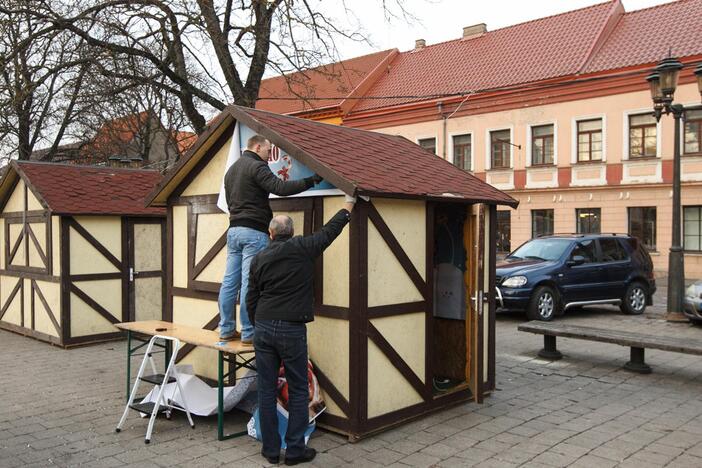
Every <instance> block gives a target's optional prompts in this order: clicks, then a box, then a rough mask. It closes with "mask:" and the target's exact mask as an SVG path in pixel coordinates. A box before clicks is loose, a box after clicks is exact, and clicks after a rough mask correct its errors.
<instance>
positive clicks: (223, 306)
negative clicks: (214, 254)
mask: <svg viewBox="0 0 702 468" xmlns="http://www.w3.org/2000/svg"><path fill="white" fill-rule="evenodd" d="M268 241H269V238H268V235H267V234H265V233H263V232H261V231H257V230H255V229H251V228H247V227H240V226H237V227H230V228H229V230H228V231H227V264H226V267H225V270H224V278H223V279H222V286H220V288H219V299H218V303H219V335H220V336H228V335H231V334H232V333H234V332H235V331H236V298H237V295H238V296H239V319H240V320H241V337H242V338H246V339H248V338H251V337H252V336H253V333H254V330H253V326H252V325H251V321H250V320H249V313H248V311H247V310H246V292H247V291H248V289H249V268H250V267H251V260H253V257H254V256H255V255H256V254H257V253H258V252H260V251H261V250H263V249H264V248H265V247H266V246H267V245H268Z"/></svg>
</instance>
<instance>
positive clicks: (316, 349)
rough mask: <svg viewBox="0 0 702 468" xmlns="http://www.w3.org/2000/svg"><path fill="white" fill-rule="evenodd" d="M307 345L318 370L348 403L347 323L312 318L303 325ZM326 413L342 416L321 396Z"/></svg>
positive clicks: (328, 399) (340, 412) (328, 400)
mask: <svg viewBox="0 0 702 468" xmlns="http://www.w3.org/2000/svg"><path fill="white" fill-rule="evenodd" d="M307 346H308V352H309V355H310V358H311V359H312V360H313V361H314V362H315V363H316V364H317V365H318V366H319V367H320V369H322V371H323V372H324V375H326V376H327V377H328V378H329V380H331V381H332V382H333V383H334V386H335V387H336V388H337V389H338V390H339V392H341V394H342V395H343V396H344V397H345V398H346V399H347V400H348V398H349V359H350V357H349V323H348V321H346V320H338V319H332V318H327V317H315V319H314V322H311V323H308V324H307ZM324 401H325V402H326V404H327V412H329V413H330V414H334V415H336V416H341V417H346V416H348V415H345V414H344V412H343V411H341V409H340V408H339V407H338V406H337V405H336V404H334V402H333V401H332V399H331V398H329V397H328V396H327V395H325V397H324Z"/></svg>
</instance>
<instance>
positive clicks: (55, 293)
mask: <svg viewBox="0 0 702 468" xmlns="http://www.w3.org/2000/svg"><path fill="white" fill-rule="evenodd" d="M36 284H37V287H38V288H39V289H40V290H41V293H42V294H43V295H44V299H46V303H47V304H48V306H49V308H50V309H51V312H52V313H53V316H54V318H55V319H56V321H57V322H58V323H59V325H60V324H61V285H60V284H59V283H49V282H46V281H37V282H36ZM28 286H29V285H28V284H27V285H25V287H27V288H28ZM28 309H29V307H28ZM25 323H27V322H25ZM34 327H35V330H36V331H38V332H41V333H46V334H47V335H51V336H56V337H58V336H59V335H58V332H57V331H56V328H55V327H54V325H53V323H52V322H51V319H50V318H49V315H48V313H47V312H46V309H45V308H44V305H43V304H42V302H41V300H40V299H39V297H37V295H36V293H35V298H34Z"/></svg>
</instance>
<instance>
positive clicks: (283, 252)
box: [246, 196, 356, 465]
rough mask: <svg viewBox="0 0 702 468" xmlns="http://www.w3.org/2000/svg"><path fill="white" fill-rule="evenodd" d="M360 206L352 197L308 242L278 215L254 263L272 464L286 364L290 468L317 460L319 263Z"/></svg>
mask: <svg viewBox="0 0 702 468" xmlns="http://www.w3.org/2000/svg"><path fill="white" fill-rule="evenodd" d="M355 202H356V199H355V198H353V197H348V196H347V197H346V203H345V204H344V208H343V209H341V210H339V212H338V213H336V214H335V215H334V217H333V218H332V219H331V220H329V222H328V223H327V224H325V225H324V227H323V228H322V229H321V231H319V232H317V233H314V234H312V235H309V236H304V237H293V234H294V232H295V231H294V227H293V222H292V219H290V217H288V216H283V215H281V216H276V217H275V218H273V219H272V220H271V223H270V227H269V228H268V232H269V234H270V237H271V244H270V246H268V248H266V249H264V250H262V251H261V252H260V253H259V254H258V255H256V257H255V258H254V260H253V262H252V264H251V278H250V279H249V292H248V296H247V298H246V302H247V306H248V311H249V315H250V318H251V322H252V323H254V325H255V328H256V333H255V336H254V348H255V350H256V370H257V372H258V411H259V416H260V418H261V433H262V437H261V438H262V439H263V449H262V450H261V455H263V456H264V457H265V458H266V459H267V460H268V462H269V463H278V462H279V461H280V447H281V442H280V436H279V435H278V413H277V409H276V397H277V393H278V388H277V383H278V371H279V369H280V364H281V361H282V363H283V366H284V367H285V378H286V380H287V382H288V395H289V397H288V414H289V419H288V428H287V432H286V434H285V443H286V445H287V449H286V452H285V464H286V465H297V464H298V463H304V462H308V461H310V460H312V459H313V458H314V457H315V455H316V451H315V450H314V449H313V448H310V447H306V446H305V430H306V429H307V425H308V424H309V410H308V405H309V389H308V386H307V385H308V383H307V327H306V325H305V324H306V323H307V322H311V321H313V320H314V292H313V281H312V276H313V274H314V262H315V259H316V258H317V257H319V256H320V255H321V254H322V252H324V250H325V249H326V248H327V247H329V245H331V243H332V242H333V241H334V239H336V238H337V236H338V235H339V234H341V231H342V230H343V229H344V226H346V224H347V223H348V222H349V219H350V217H351V210H353V207H354V203H355Z"/></svg>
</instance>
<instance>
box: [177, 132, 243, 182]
mask: <svg viewBox="0 0 702 468" xmlns="http://www.w3.org/2000/svg"><path fill="white" fill-rule="evenodd" d="M231 141H232V139H231V137H230V138H229V140H228V141H227V142H226V143H225V144H224V145H222V148H220V150H219V151H217V154H215V156H214V157H213V158H212V159H211V160H210V162H208V163H207V165H206V166H205V168H204V169H203V170H202V171H200V173H199V174H198V175H197V177H195V180H193V181H192V182H191V183H190V184H189V185H188V186H187V187H186V189H185V190H184V191H183V196H190V195H209V194H212V193H219V189H220V187H221V186H222V180H223V178H224V167H225V165H226V163H227V156H228V154H229V145H230V144H231Z"/></svg>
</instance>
